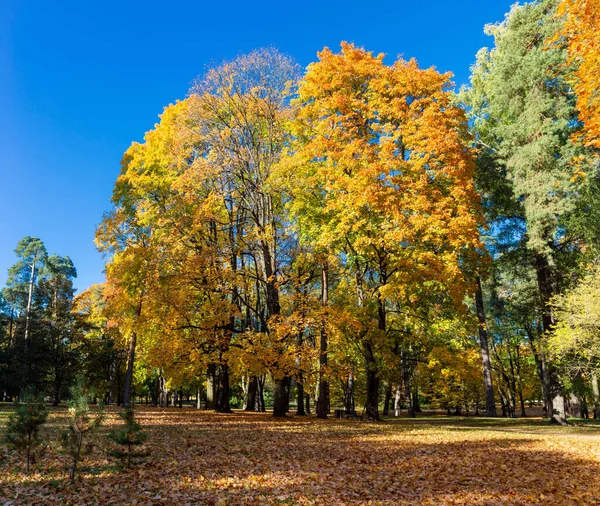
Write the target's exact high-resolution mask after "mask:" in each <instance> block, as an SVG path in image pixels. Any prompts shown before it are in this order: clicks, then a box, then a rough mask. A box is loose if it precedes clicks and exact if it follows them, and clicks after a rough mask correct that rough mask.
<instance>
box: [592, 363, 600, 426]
mask: <svg viewBox="0 0 600 506" xmlns="http://www.w3.org/2000/svg"><path fill="white" fill-rule="evenodd" d="M592 394H593V396H594V419H596V420H599V419H600V387H599V386H598V374H596V373H593V374H592Z"/></svg>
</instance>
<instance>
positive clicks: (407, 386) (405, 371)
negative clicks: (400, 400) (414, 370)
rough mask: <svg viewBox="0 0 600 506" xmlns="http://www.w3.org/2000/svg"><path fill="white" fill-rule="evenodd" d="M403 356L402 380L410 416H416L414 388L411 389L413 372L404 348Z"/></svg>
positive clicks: (401, 353)
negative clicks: (413, 396)
mask: <svg viewBox="0 0 600 506" xmlns="http://www.w3.org/2000/svg"><path fill="white" fill-rule="evenodd" d="M400 356H401V358H402V382H403V383H404V396H405V397H406V407H407V409H408V416H409V417H410V418H414V417H415V416H416V415H415V407H414V405H413V398H412V390H411V372H410V367H409V366H408V357H407V354H406V352H405V351H404V350H403V351H401V352H400Z"/></svg>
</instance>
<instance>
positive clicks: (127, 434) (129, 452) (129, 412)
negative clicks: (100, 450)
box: [108, 405, 148, 467]
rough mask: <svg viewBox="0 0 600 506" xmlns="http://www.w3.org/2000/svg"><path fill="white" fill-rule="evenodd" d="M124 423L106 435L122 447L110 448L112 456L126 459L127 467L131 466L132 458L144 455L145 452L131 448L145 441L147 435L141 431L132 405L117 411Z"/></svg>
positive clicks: (145, 454)
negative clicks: (121, 448) (119, 411)
mask: <svg viewBox="0 0 600 506" xmlns="http://www.w3.org/2000/svg"><path fill="white" fill-rule="evenodd" d="M119 416H120V417H121V419H122V420H123V423H124V425H123V426H122V427H121V428H120V429H113V430H112V431H111V432H110V433H109V435H108V437H109V438H110V439H112V440H113V441H114V442H115V443H117V444H118V445H121V446H123V447H124V449H123V450H119V449H116V450H112V451H111V452H110V453H111V455H112V456H114V457H117V458H119V459H121V460H127V467H131V459H132V458H140V457H146V456H147V455H148V453H147V452H136V451H135V450H134V449H133V448H134V447H135V446H138V445H141V444H142V443H143V442H144V441H146V439H147V437H148V435H147V434H146V433H145V432H142V426H141V425H140V424H139V422H137V421H136V420H135V415H134V411H133V406H131V405H128V406H126V407H125V411H123V412H121V413H119Z"/></svg>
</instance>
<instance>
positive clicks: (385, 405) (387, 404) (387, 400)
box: [383, 383, 392, 416]
mask: <svg viewBox="0 0 600 506" xmlns="http://www.w3.org/2000/svg"><path fill="white" fill-rule="evenodd" d="M391 398H392V384H391V383H388V385H387V388H386V389H385V400H384V401H383V416H388V415H389V414H390V400H391Z"/></svg>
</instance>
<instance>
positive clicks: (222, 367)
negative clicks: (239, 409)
mask: <svg viewBox="0 0 600 506" xmlns="http://www.w3.org/2000/svg"><path fill="white" fill-rule="evenodd" d="M217 385H218V387H217V396H216V399H215V411H216V412H217V413H231V412H232V411H231V406H230V404H229V366H228V365H227V364H219V365H218V366H217Z"/></svg>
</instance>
